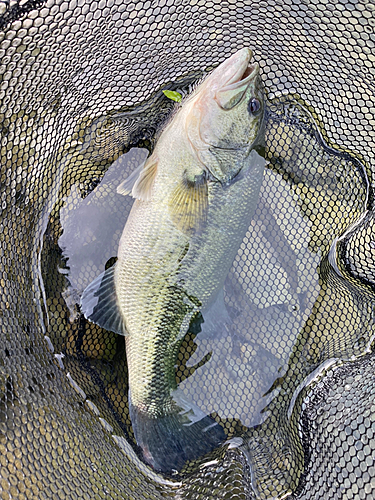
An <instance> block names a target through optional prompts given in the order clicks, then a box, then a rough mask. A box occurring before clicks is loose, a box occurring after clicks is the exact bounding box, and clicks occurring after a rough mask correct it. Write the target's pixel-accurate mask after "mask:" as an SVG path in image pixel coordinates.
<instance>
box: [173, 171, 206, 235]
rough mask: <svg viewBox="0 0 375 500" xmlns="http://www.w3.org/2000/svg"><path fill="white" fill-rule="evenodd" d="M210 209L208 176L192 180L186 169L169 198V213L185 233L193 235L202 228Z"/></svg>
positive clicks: (199, 176)
mask: <svg viewBox="0 0 375 500" xmlns="http://www.w3.org/2000/svg"><path fill="white" fill-rule="evenodd" d="M207 211H208V186H207V176H206V173H205V172H204V171H203V172H202V174H201V175H196V176H194V180H190V179H189V178H188V176H187V172H186V170H185V172H184V174H183V176H182V179H181V182H180V183H179V184H178V186H177V187H176V188H175V189H174V191H173V192H172V194H171V197H170V200H169V213H170V215H171V218H172V221H173V223H174V224H175V225H176V227H178V228H179V229H180V230H181V231H182V232H183V233H185V234H187V235H191V234H193V233H194V232H197V231H200V230H202V228H203V226H204V224H205V222H206V220H207Z"/></svg>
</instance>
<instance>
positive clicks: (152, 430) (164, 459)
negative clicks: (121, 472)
mask: <svg viewBox="0 0 375 500" xmlns="http://www.w3.org/2000/svg"><path fill="white" fill-rule="evenodd" d="M129 410H130V419H131V422H132V426H133V431H134V435H135V438H136V441H137V444H138V446H139V447H140V449H141V451H142V455H143V460H144V461H145V462H146V463H147V464H148V465H150V466H151V467H152V468H153V469H154V470H156V471H158V472H161V473H164V474H172V473H173V471H176V470H177V471H178V470H181V469H182V468H183V467H184V465H185V464H186V463H187V462H189V461H192V460H196V459H198V458H200V457H203V456H204V455H206V454H207V453H210V452H211V451H212V450H214V449H215V448H217V447H218V446H220V445H221V444H222V443H223V442H224V441H225V439H226V435H225V432H224V430H223V428H222V427H221V426H220V425H218V424H217V422H215V420H213V419H212V418H211V417H209V416H204V417H203V418H202V419H200V420H198V421H196V420H195V421H191V420H189V418H187V415H186V413H185V412H182V413H181V412H180V413H170V414H168V415H164V416H160V417H156V418H155V417H153V416H151V415H150V414H148V413H144V412H142V411H140V410H139V408H137V407H135V406H133V405H132V404H131V403H130V405H129Z"/></svg>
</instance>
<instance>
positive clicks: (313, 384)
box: [0, 0, 375, 500]
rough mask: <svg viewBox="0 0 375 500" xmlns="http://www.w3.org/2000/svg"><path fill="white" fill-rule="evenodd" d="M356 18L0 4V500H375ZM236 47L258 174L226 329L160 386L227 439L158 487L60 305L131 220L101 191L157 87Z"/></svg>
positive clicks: (368, 128) (370, 164) (133, 148)
mask: <svg viewBox="0 0 375 500" xmlns="http://www.w3.org/2000/svg"><path fill="white" fill-rule="evenodd" d="M374 12H375V4H374V2H372V1H368V0H360V1H354V0H353V1H352V2H349V1H348V2H346V1H345V0H339V1H336V0H335V1H330V2H328V1H322V0H321V1H319V2H318V1H317V2H311V1H297V0H294V1H291V0H283V1H279V0H268V1H259V2H258V1H254V2H248V1H241V0H236V1H203V0H202V1H200V0H181V1H179V0H169V1H165V0H155V1H146V2H132V1H128V0H125V1H124V0H121V1H115V0H107V1H105V0H103V1H102V2H93V1H90V2H89V1H85V0H72V1H70V2H64V1H52V0H51V1H47V2H22V1H0V16H1V17H0V27H1V29H2V30H3V31H2V32H1V33H0V61H1V62H0V132H1V179H0V182H1V184H0V191H1V201H0V203H1V209H0V210H1V215H0V216H1V228H0V247H1V254H0V255H1V266H0V267H1V271H0V285H1V288H0V322H1V333H0V335H1V342H0V493H1V498H2V499H13V498H17V499H38V500H39V499H44V498H45V499H51V498H66V499H75V498H86V499H94V498H95V499H100V498H110V499H112V498H113V499H114V498H128V499H136V500H138V499H146V498H149V499H158V498H176V499H212V500H214V499H251V498H262V499H265V498H285V497H288V496H289V497H290V498H301V499H371V498H375V493H374V491H375V468H374V459H373V457H374V453H375V438H374V432H375V402H374V398H375V392H374V384H373V373H374V355H373V345H372V344H373V338H374V334H375V323H374V312H375V309H374V307H375V294H374V290H375V288H374V286H375V283H374V275H373V271H374V268H375V264H374V262H375V238H374V234H375V233H374V231H373V221H374V212H373V200H372V175H373V170H374V168H375V163H374V151H375V144H374V143H375V140H374V137H375V131H374V125H375V113H374V94H375V85H374V74H375V70H374V61H375V54H374V41H375V34H374V27H375V15H374ZM243 47H250V48H251V49H252V50H253V51H254V59H255V60H256V61H257V62H258V63H259V65H260V72H261V77H262V80H263V83H264V86H265V90H266V93H267V113H266V117H267V119H266V158H267V161H268V162H269V163H268V165H267V168H266V172H265V176H264V181H263V185H262V189H261V194H260V197H259V202H258V206H257V210H256V213H255V216H254V219H253V221H252V223H251V226H250V227H249V231H248V233H247V235H246V237H245V239H244V240H243V243H242V245H241V248H240V249H239V251H238V254H237V257H236V259H235V261H234V263H233V266H232V269H231V271H230V274H229V276H228V278H227V280H226V283H225V289H224V300H225V303H226V306H227V308H228V311H230V317H231V323H230V328H229V329H228V330H225V331H224V332H221V334H220V336H218V337H215V336H213V337H208V338H204V337H203V338H200V336H199V328H197V329H196V330H194V329H193V328H192V329H191V331H190V332H189V334H188V335H187V336H186V337H185V338H184V341H183V343H182V346H181V349H180V353H179V357H178V364H177V367H176V378H177V381H178V382H179V383H180V384H181V386H182V387H184V390H185V391H186V392H187V393H188V394H189V395H190V397H191V398H192V399H194V402H195V403H196V404H197V405H198V406H200V407H202V408H203V409H204V411H206V412H207V413H212V414H213V415H214V417H215V418H216V420H217V421H218V423H219V424H220V425H221V426H222V427H223V429H224V431H225V433H226V436H227V437H228V439H229V440H230V441H229V444H227V445H225V446H223V447H220V448H218V449H217V450H215V451H213V452H212V453H211V454H210V456H206V457H204V459H202V460H197V461H195V462H191V463H188V464H186V466H185V468H184V469H183V470H182V471H180V472H179V473H178V474H175V475H174V476H171V477H167V476H162V475H161V474H158V473H156V472H154V471H152V470H151V469H150V468H149V467H148V466H146V465H145V464H144V463H143V462H142V461H141V460H140V458H139V456H138V455H137V448H136V446H135V443H134V435H133V431H132V427H131V422H130V419H129V410H128V395H127V394H128V386H127V365H126V357H125V348H124V339H123V338H122V337H119V336H117V335H115V334H113V333H111V332H108V331H104V330H102V329H100V328H99V327H97V326H96V325H94V324H92V323H90V322H88V321H87V320H85V319H84V318H83V317H82V316H81V315H80V313H79V309H78V307H77V305H78V304H79V297H80V295H81V294H82V292H83V290H84V289H85V287H86V286H87V285H88V284H89V283H90V282H91V281H92V280H93V279H94V278H95V277H96V276H98V274H100V272H102V271H103V270H104V268H105V267H109V266H111V265H112V264H113V262H114V260H115V256H116V251H117V245H118V241H119V238H120V236H121V232H122V229H123V226H124V223H125V221H126V217H127V215H128V213H129V210H130V208H131V203H132V200H131V199H130V198H124V197H122V196H120V195H118V194H117V193H116V187H117V185H118V184H119V182H121V181H122V180H123V179H124V178H125V176H126V173H128V172H130V171H131V170H132V169H134V168H135V167H136V166H137V165H138V164H139V163H140V162H141V161H142V160H143V159H144V158H145V156H146V155H147V153H148V151H150V150H152V148H153V147H154V144H155V137H156V135H157V131H158V130H159V129H160V127H161V126H162V124H163V123H164V122H165V120H167V119H168V117H169V116H170V114H171V113H173V111H174V109H175V107H176V106H178V105H176V104H175V103H173V102H172V101H171V100H169V99H167V98H166V97H165V96H164V95H163V93H162V90H163V89H171V90H177V91H178V92H180V93H181V94H183V95H186V94H187V93H189V92H190V91H191V90H192V88H194V85H195V83H196V82H198V81H200V79H201V78H202V76H204V75H205V74H206V73H207V72H208V71H210V70H211V69H212V68H213V67H215V66H217V65H218V64H219V63H221V62H222V61H224V60H225V59H226V58H227V57H229V56H230V55H231V54H233V53H234V52H235V51H236V50H239V49H241V48H243ZM207 353H211V354H210V355H209V356H208V357H209V358H210V359H209V362H206V361H207V359H208V357H207ZM204 355H205V356H206V357H203V358H202V356H204ZM200 360H201V361H200ZM194 363H198V365H199V366H198V368H199V369H198V368H197V365H196V364H195V365H194ZM199 370H201V371H200V372H199ZM194 371H196V372H197V373H198V372H199V373H203V375H202V376H201V377H195V378H194V375H195V373H194ZM262 398H263V399H262ZM264 398H267V404H266V405H264V404H263V406H262V407H260V406H259V400H260V399H261V400H262V401H264ZM209 400H213V401H214V402H215V404H214V405H213V407H211V406H210V404H209V403H208V401H209Z"/></svg>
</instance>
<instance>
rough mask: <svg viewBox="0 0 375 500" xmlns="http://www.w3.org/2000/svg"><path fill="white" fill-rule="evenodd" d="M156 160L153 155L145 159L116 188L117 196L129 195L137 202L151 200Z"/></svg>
mask: <svg viewBox="0 0 375 500" xmlns="http://www.w3.org/2000/svg"><path fill="white" fill-rule="evenodd" d="M157 165H158V160H157V158H156V157H155V155H151V156H150V157H149V158H147V160H146V162H145V163H142V164H141V165H140V166H139V167H138V168H136V169H135V170H134V172H132V173H131V174H130V175H129V177H128V178H127V179H125V180H124V181H123V182H122V183H121V184H120V185H119V186H118V188H117V192H118V193H119V194H123V195H127V194H131V195H132V196H133V198H137V199H138V200H143V201H149V200H150V199H151V190H152V186H153V184H154V179H155V175H156V171H157Z"/></svg>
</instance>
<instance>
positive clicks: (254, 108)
mask: <svg viewBox="0 0 375 500" xmlns="http://www.w3.org/2000/svg"><path fill="white" fill-rule="evenodd" d="M248 110H249V113H251V114H252V115H256V114H257V113H259V111H260V102H259V101H258V99H255V98H254V99H251V101H250V102H249V104H248Z"/></svg>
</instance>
